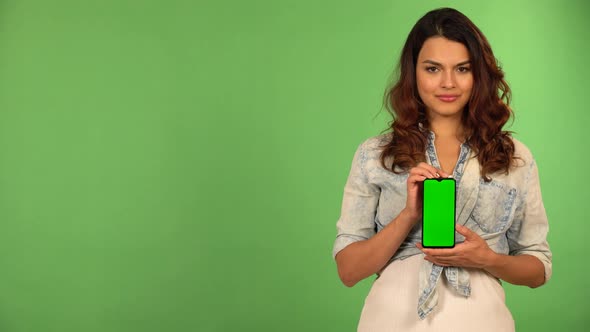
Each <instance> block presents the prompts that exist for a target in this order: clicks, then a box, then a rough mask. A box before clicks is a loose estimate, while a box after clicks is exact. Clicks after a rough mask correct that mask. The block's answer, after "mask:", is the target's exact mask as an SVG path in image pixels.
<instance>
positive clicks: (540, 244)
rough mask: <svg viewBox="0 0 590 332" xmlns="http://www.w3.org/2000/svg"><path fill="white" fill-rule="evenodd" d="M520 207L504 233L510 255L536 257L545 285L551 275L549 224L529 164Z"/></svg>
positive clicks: (535, 171) (536, 177) (535, 175)
mask: <svg viewBox="0 0 590 332" xmlns="http://www.w3.org/2000/svg"><path fill="white" fill-rule="evenodd" d="M528 173H529V174H528V179H527V181H526V183H527V185H526V189H525V193H524V198H523V201H522V204H521V205H520V206H519V207H518V208H517V210H516V211H515V218H514V222H513V223H512V226H510V229H509V230H508V232H507V233H506V236H507V238H508V246H509V248H510V252H509V253H510V255H531V256H535V257H537V258H538V259H539V260H540V261H541V263H543V266H544V267H545V282H547V281H549V279H550V278H551V274H552V263H551V257H552V253H551V250H550V249H549V244H548V243H547V233H548V232H549V223H548V221H547V215H546V213H545V207H544V205H543V199H542V197H541V185H540V181H539V171H538V168H537V164H536V162H535V161H534V160H533V162H532V164H531V167H530V170H529V172H528Z"/></svg>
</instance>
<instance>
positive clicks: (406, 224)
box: [336, 210, 414, 287]
mask: <svg viewBox="0 0 590 332" xmlns="http://www.w3.org/2000/svg"><path fill="white" fill-rule="evenodd" d="M413 225H414V222H413V220H412V218H411V217H410V216H409V215H408V214H407V213H406V212H405V210H404V211H402V212H401V213H400V214H399V216H397V217H396V218H395V219H394V220H392V221H391V222H390V223H389V224H388V225H387V226H385V227H384V228H383V229H382V230H381V231H380V232H378V233H377V234H375V235H374V236H373V237H371V238H370V239H368V240H364V241H358V242H354V243H351V244H350V245H348V246H347V247H346V248H344V249H343V250H342V251H340V252H339V253H338V254H337V255H336V264H337V265H338V275H339V276H340V280H342V283H344V284H345V285H346V286H348V287H352V286H354V285H355V284H356V283H357V282H359V281H361V280H363V279H365V278H367V277H369V276H371V275H372V274H374V273H376V272H378V271H379V270H381V269H382V268H383V266H384V265H385V264H387V262H388V261H389V259H390V258H391V257H392V256H393V255H394V254H395V252H396V251H397V249H398V248H399V246H400V245H401V244H402V242H403V241H404V239H405V238H406V237H407V236H408V233H409V232H410V230H411V229H412V227H413Z"/></svg>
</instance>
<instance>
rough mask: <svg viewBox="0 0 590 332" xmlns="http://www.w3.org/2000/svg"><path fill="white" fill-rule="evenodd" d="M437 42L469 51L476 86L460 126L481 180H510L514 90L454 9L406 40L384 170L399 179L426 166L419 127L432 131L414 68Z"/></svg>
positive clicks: (437, 13) (436, 13)
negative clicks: (496, 176)
mask: <svg viewBox="0 0 590 332" xmlns="http://www.w3.org/2000/svg"><path fill="white" fill-rule="evenodd" d="M435 36H442V37H444V38H447V39H449V40H452V41H456V42H459V43H461V44H463V45H465V47H466V48H467V50H468V51H469V55H470V61H471V68H472V72H473V82H474V83H473V89H472V93H471V96H470V99H469V102H468V103H467V104H466V105H465V109H464V110H463V113H462V124H463V127H464V130H465V135H466V137H468V138H467V141H466V143H467V144H468V145H469V147H470V148H471V149H473V150H474V152H475V153H476V155H477V159H478V161H479V164H480V165H481V176H482V177H483V178H484V179H485V180H486V181H490V180H491V179H490V178H488V176H487V175H488V174H490V173H494V172H498V171H503V172H505V173H506V174H507V173H508V172H509V169H510V166H511V165H512V163H513V161H514V143H513V142H512V139H511V132H510V131H504V130H502V127H503V126H504V125H505V124H506V122H507V121H508V120H509V119H510V118H511V116H513V113H512V110H511V108H510V107H509V106H508V105H509V104H510V98H511V94H510V88H509V87H508V84H507V83H506V81H504V73H503V71H502V69H501V68H500V66H499V65H498V63H497V60H496V58H495V56H494V54H493V52H492V48H491V47H490V44H489V43H488V41H487V39H486V37H485V36H484V35H483V33H482V32H481V31H480V30H479V29H478V28H477V27H476V26H475V24H473V22H471V20H469V18H467V17H466V16H465V15H463V14H462V13H461V12H459V11H457V10H455V9H452V8H440V9H436V10H433V11H430V12H428V13H427V14H426V15H424V16H423V17H422V18H421V19H420V20H418V22H417V23H416V24H415V25H414V27H413V28H412V31H411V32H410V34H409V35H408V38H407V40H406V43H405V45H404V48H403V50H402V53H401V56H400V60H399V64H398V67H397V69H396V72H397V73H398V75H399V78H398V79H397V81H395V82H393V83H394V84H393V85H392V86H391V85H390V86H389V87H388V88H387V89H386V91H385V95H384V104H385V107H386V109H387V110H388V112H389V113H390V114H391V115H392V117H393V120H392V121H391V122H390V124H389V126H390V127H389V128H387V129H386V130H391V132H392V135H391V140H389V141H388V142H387V144H386V145H384V146H383V151H382V153H381V165H382V166H383V167H384V168H386V169H390V170H391V171H392V172H394V173H401V172H404V171H408V170H409V168H411V167H414V166H415V165H417V164H418V163H420V162H423V161H425V149H426V142H427V135H428V134H427V131H426V130H421V128H420V123H422V126H423V127H424V128H430V126H429V123H428V120H427V118H426V110H425V106H424V104H423V102H422V100H421V98H420V96H419V95H418V90H417V85H416V62H417V59H418V53H419V52H420V50H421V49H422V45H423V44H424V42H425V41H426V40H427V39H428V38H430V37H435ZM390 156H391V157H393V164H392V165H391V167H390V168H388V167H387V166H386V163H385V160H386V158H387V157H390ZM396 167H397V168H398V169H397V170H396ZM400 169H401V170H400Z"/></svg>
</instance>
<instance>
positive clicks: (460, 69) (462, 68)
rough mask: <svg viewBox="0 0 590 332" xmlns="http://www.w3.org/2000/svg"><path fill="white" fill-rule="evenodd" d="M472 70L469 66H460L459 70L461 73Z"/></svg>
mask: <svg viewBox="0 0 590 332" xmlns="http://www.w3.org/2000/svg"><path fill="white" fill-rule="evenodd" d="M470 70H471V68H469V67H459V72H460V73H466V72H468V71H470Z"/></svg>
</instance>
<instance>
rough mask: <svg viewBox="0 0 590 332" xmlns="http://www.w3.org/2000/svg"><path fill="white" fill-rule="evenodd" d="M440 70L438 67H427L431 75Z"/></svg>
mask: <svg viewBox="0 0 590 332" xmlns="http://www.w3.org/2000/svg"><path fill="white" fill-rule="evenodd" d="M437 70H438V68H436V67H426V71H427V72H429V73H434V72H436V71H437Z"/></svg>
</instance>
